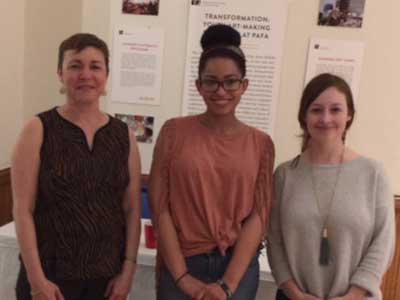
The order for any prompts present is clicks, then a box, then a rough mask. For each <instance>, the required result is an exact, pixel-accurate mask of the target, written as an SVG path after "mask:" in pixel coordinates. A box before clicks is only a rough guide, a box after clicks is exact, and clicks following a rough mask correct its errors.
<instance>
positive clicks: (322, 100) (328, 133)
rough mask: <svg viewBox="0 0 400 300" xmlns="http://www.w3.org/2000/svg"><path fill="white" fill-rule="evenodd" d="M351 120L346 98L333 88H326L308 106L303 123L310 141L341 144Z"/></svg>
mask: <svg viewBox="0 0 400 300" xmlns="http://www.w3.org/2000/svg"><path fill="white" fill-rule="evenodd" d="M350 120H351V116H350V115H349V110H348V108H347V101H346V96H345V94H343V93H342V92H340V91H339V90H338V89H337V88H335V87H330V88H327V89H326V90H325V91H323V92H322V93H321V94H320V95H319V96H318V97H317V98H316V99H315V100H314V102H312V103H311V104H310V106H309V107H308V109H307V113H306V117H305V123H306V126H307V131H308V133H309V135H310V137H311V141H319V142H327V141H334V142H342V137H343V134H344V132H345V131H346V124H347V122H348V121H350Z"/></svg>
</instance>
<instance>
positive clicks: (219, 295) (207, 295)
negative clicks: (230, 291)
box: [201, 283, 226, 300]
mask: <svg viewBox="0 0 400 300" xmlns="http://www.w3.org/2000/svg"><path fill="white" fill-rule="evenodd" d="M225 299H226V294H225V292H224V290H223V289H222V288H221V287H220V286H219V285H218V284H216V283H211V284H207V285H206V286H205V289H204V295H203V298H201V300H225Z"/></svg>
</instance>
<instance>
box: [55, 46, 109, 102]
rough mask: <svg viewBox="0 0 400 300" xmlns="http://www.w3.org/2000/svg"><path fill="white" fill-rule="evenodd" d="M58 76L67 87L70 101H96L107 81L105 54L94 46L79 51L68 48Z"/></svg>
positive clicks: (66, 90)
mask: <svg viewBox="0 0 400 300" xmlns="http://www.w3.org/2000/svg"><path fill="white" fill-rule="evenodd" d="M58 76H59V79H60V81H61V82H62V84H63V85H64V87H65V92H66V95H67V99H68V101H71V102H73V103H92V102H96V101H98V99H99V98H100V96H101V94H102V93H103V92H104V90H105V85H106V82H107V68H106V62H105V58H104V55H103V53H102V52H101V51H100V50H98V49H96V48H94V47H87V48H84V49H83V50H82V51H79V52H77V50H74V49H71V50H67V51H65V52H64V59H63V62H62V67H61V69H59V70H58Z"/></svg>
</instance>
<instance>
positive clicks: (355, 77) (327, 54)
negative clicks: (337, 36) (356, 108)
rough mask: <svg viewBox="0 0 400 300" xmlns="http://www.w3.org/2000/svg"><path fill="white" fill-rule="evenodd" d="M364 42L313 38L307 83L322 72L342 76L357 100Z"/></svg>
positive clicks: (309, 55)
mask: <svg viewBox="0 0 400 300" xmlns="http://www.w3.org/2000/svg"><path fill="white" fill-rule="evenodd" d="M364 47H365V45H364V42H362V41H352V40H349V41H344V40H327V39H311V40H310V46H309V51H308V62H307V73H306V80H305V84H307V83H308V82H309V81H310V80H311V79H312V78H313V77H315V76H317V75H318V74H321V73H331V74H334V75H337V76H340V77H342V78H343V79H344V80H346V82H347V83H348V85H349V86H350V87H351V91H352V93H353V97H354V99H355V100H356V99H357V97H358V93H359V86H360V80H361V69H362V62H363V56H364Z"/></svg>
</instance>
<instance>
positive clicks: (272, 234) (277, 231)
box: [267, 168, 318, 300]
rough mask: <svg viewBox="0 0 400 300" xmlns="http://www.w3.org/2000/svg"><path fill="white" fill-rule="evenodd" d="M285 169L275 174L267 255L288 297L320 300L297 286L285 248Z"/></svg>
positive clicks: (279, 285)
mask: <svg viewBox="0 0 400 300" xmlns="http://www.w3.org/2000/svg"><path fill="white" fill-rule="evenodd" d="M283 172H284V170H283V168H278V169H277V170H276V171H275V174H274V200H273V203H272V209H271V214H270V223H269V231H268V236H267V239H268V242H267V255H268V262H269V265H270V267H271V271H272V275H273V276H274V279H275V283H276V285H277V286H278V288H279V289H281V290H283V291H284V293H285V294H286V296H287V297H289V298H290V299H292V300H298V299H318V298H317V297H315V296H313V295H309V294H306V293H304V292H303V291H302V290H301V289H300V288H299V287H298V285H297V284H296V282H295V280H294V279H293V275H292V273H291V271H290V267H289V263H288V261H287V257H286V250H285V247H284V242H283V236H282V228H281V218H280V214H281V209H280V204H281V201H282V196H283V195H282V194H283V188H284V183H285V180H284V177H285V175H284V174H283Z"/></svg>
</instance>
